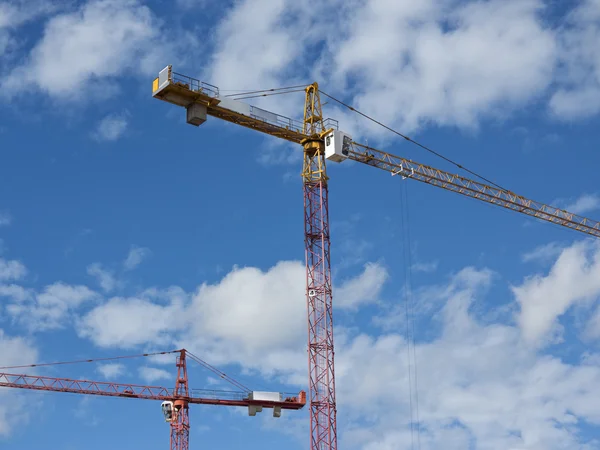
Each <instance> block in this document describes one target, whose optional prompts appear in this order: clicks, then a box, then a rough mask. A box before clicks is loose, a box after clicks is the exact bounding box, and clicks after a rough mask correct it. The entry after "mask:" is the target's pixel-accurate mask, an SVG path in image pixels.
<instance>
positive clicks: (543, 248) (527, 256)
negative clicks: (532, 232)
mask: <svg viewBox="0 0 600 450" xmlns="http://www.w3.org/2000/svg"><path fill="white" fill-rule="evenodd" d="M563 249H564V246H562V245H560V244H558V243H556V242H550V243H549V244H544V245H540V246H539V247H536V248H534V249H533V250H531V251H529V252H527V253H524V254H523V255H522V257H521V259H522V260H523V262H530V261H539V262H543V263H545V262H549V261H550V260H554V258H556V257H557V256H558V255H560V252H562V251H563Z"/></svg>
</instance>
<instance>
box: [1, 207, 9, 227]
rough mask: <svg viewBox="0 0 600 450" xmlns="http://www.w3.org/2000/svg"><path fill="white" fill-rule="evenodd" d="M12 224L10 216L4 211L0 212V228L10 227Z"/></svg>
mask: <svg viewBox="0 0 600 450" xmlns="http://www.w3.org/2000/svg"><path fill="white" fill-rule="evenodd" d="M11 223H12V216H11V215H10V214H9V213H8V212H6V211H0V227H2V226H6V225H10V224H11Z"/></svg>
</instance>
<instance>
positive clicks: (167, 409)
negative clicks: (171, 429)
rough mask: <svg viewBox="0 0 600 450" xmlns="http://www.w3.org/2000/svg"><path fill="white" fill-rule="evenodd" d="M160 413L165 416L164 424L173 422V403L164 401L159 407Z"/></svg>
mask: <svg viewBox="0 0 600 450" xmlns="http://www.w3.org/2000/svg"><path fill="white" fill-rule="evenodd" d="M161 408H162V412H163V414H164V416H165V422H173V420H175V406H174V405H173V402H169V401H164V402H162V405H161Z"/></svg>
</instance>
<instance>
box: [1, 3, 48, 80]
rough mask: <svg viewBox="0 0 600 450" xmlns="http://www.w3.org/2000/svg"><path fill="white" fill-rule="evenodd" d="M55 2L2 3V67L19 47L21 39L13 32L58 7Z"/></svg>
mask: <svg viewBox="0 0 600 450" xmlns="http://www.w3.org/2000/svg"><path fill="white" fill-rule="evenodd" d="M58 7H59V5H57V4H56V3H55V2H49V1H44V0H12V1H11V2H10V3H8V2H3V3H0V56H2V57H3V58H5V59H4V61H1V60H0V69H1V68H2V65H3V63H4V62H5V61H7V60H8V59H9V57H11V56H12V55H11V53H13V52H14V50H16V49H17V48H18V45H19V41H20V39H16V38H15V37H14V36H13V34H14V31H15V30H16V29H18V28H19V27H20V26H22V25H24V24H26V23H28V22H30V21H32V20H34V19H36V18H38V17H42V16H44V15H47V14H49V13H51V12H54V11H56V10H57V9H58Z"/></svg>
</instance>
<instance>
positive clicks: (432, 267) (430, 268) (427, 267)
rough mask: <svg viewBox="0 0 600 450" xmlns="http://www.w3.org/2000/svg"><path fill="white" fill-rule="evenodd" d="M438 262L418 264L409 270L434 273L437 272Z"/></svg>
mask: <svg viewBox="0 0 600 450" xmlns="http://www.w3.org/2000/svg"><path fill="white" fill-rule="evenodd" d="M438 264H439V261H437V260H436V261H430V262H418V263H415V264H413V265H412V267H411V269H412V270H414V271H415V272H425V273H430V272H435V271H436V270H437V267H438Z"/></svg>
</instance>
